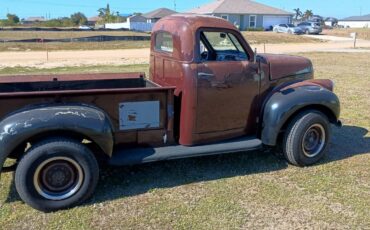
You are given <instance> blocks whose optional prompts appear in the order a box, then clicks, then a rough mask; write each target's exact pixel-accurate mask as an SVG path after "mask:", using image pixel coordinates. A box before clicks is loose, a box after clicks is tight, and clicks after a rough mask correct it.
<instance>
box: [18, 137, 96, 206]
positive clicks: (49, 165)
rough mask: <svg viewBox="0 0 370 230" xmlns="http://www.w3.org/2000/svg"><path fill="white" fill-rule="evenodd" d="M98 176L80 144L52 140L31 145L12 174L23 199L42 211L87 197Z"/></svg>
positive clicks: (87, 152)
mask: <svg viewBox="0 0 370 230" xmlns="http://www.w3.org/2000/svg"><path fill="white" fill-rule="evenodd" d="M98 179H99V166H98V163H97V161H96V159H95V156H94V155H93V153H92V152H91V151H90V150H89V149H88V148H87V147H86V146H84V145H83V144H81V143H79V142H77V141H74V140H68V139H53V140H48V141H45V142H42V143H40V144H38V145H36V146H34V147H32V148H31V149H30V150H29V151H28V152H27V154H26V155H25V156H24V157H23V158H22V159H21V161H20V162H19V165H18V167H17V170H16V173H15V184H16V188H17V191H18V193H19V195H20V197H21V198H22V200H23V201H24V202H26V203H27V204H28V205H30V206H31V207H33V208H35V209H38V210H40V211H44V212H50V211H56V210H59V209H65V208H70V207H73V206H75V205H78V204H80V203H82V202H84V201H85V200H86V199H88V198H89V197H90V196H91V195H92V194H93V192H94V190H95V188H96V185H97V182H98Z"/></svg>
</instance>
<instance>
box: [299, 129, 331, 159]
mask: <svg viewBox="0 0 370 230" xmlns="http://www.w3.org/2000/svg"><path fill="white" fill-rule="evenodd" d="M325 141H326V133H325V129H324V127H323V126H322V125H321V124H314V125H312V126H311V127H310V128H308V129H307V131H306V133H305V134H304V136H303V141H302V149H303V153H304V155H305V156H306V157H309V158H312V157H315V156H317V155H318V154H320V153H321V151H322V150H323V148H324V146H325Z"/></svg>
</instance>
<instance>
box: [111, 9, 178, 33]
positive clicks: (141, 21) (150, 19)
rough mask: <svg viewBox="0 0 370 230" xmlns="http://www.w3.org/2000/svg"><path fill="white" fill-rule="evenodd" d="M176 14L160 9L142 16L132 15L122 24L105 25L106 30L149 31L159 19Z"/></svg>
mask: <svg viewBox="0 0 370 230" xmlns="http://www.w3.org/2000/svg"><path fill="white" fill-rule="evenodd" d="M175 13H177V12H176V11H173V10H170V9H167V8H160V9H157V10H154V11H151V12H148V13H146V14H143V15H132V16H130V17H128V18H127V21H126V22H123V23H107V24H105V28H106V29H128V30H136V31H145V32H147V31H151V30H152V28H153V25H154V24H155V23H156V22H157V21H159V20H160V19H161V18H164V17H166V16H169V15H172V14H175Z"/></svg>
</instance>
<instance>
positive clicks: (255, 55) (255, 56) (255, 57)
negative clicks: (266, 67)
mask: <svg viewBox="0 0 370 230" xmlns="http://www.w3.org/2000/svg"><path fill="white" fill-rule="evenodd" d="M253 62H254V63H256V62H257V48H255V49H254V59H253Z"/></svg>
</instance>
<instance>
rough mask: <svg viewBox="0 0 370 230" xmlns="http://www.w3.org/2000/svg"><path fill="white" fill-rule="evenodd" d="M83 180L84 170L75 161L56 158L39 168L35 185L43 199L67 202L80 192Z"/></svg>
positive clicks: (35, 175) (35, 177)
mask: <svg viewBox="0 0 370 230" xmlns="http://www.w3.org/2000/svg"><path fill="white" fill-rule="evenodd" d="M83 179H84V174H83V170H82V168H81V166H80V165H79V164H78V163H77V162H76V161H75V160H73V159H70V158H67V157H54V158H51V159H48V160H46V161H44V162H42V164H40V165H39V166H38V167H37V169H36V171H35V174H34V177H33V184H34V186H35V188H36V191H37V192H38V193H39V194H40V195H41V196H42V197H44V198H46V199H49V200H65V199H68V198H70V197H72V196H73V195H75V194H76V193H77V192H78V191H79V189H80V188H81V186H82V183H83Z"/></svg>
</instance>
